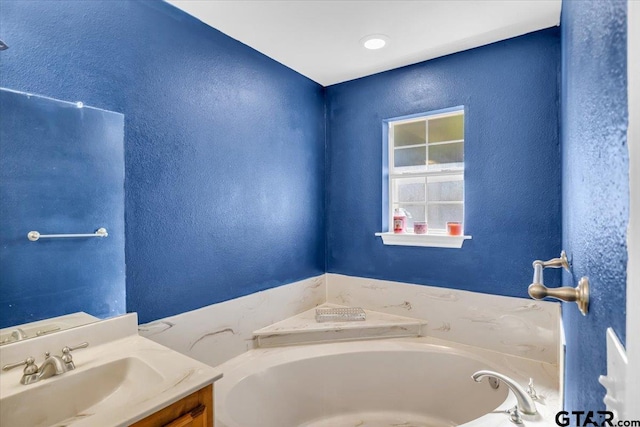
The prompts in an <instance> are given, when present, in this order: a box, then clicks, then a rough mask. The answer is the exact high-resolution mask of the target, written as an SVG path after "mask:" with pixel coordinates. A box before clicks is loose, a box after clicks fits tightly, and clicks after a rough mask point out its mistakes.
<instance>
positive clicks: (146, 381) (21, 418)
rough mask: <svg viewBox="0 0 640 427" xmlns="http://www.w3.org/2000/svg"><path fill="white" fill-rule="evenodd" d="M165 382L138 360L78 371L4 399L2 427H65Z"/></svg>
mask: <svg viewBox="0 0 640 427" xmlns="http://www.w3.org/2000/svg"><path fill="white" fill-rule="evenodd" d="M162 381H163V377H162V375H161V374H160V373H158V372H157V371H156V370H155V369H153V368H152V367H150V366H149V365H148V364H146V363H145V362H143V361H142V360H140V359H138V358H136V357H127V358H123V359H118V360H114V361H112V362H109V363H107V364H104V365H98V366H95V367H92V368H89V369H85V370H80V369H76V370H74V371H69V372H67V373H65V374H62V375H58V376H56V377H51V378H49V379H45V380H41V381H39V382H37V383H35V384H30V385H26V386H23V388H24V389H23V390H21V391H20V392H19V393H16V394H13V395H11V396H8V397H6V398H4V399H2V404H1V405H0V425H2V426H31V427H45V426H51V425H66V424H68V423H70V422H72V421H74V420H79V419H82V418H86V417H90V416H92V415H94V414H95V413H97V412H101V411H117V410H118V408H120V407H122V406H124V405H125V404H131V403H133V402H134V401H135V400H136V399H140V398H143V397H144V396H145V395H146V393H147V390H149V388H152V387H154V386H156V385H158V384H160V383H161V382H162Z"/></svg>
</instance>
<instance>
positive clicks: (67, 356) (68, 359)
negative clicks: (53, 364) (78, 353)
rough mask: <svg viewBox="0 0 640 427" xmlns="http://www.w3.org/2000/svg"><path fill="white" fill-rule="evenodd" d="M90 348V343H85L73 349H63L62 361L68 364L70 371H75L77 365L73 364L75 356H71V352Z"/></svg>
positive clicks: (67, 347)
mask: <svg viewBox="0 0 640 427" xmlns="http://www.w3.org/2000/svg"><path fill="white" fill-rule="evenodd" d="M87 347H89V343H88V342H83V343H82V344H78V345H74V346H73V347H69V346H65V347H64V348H63V349H62V361H63V362H64V363H65V364H67V367H68V368H70V369H74V368H75V365H74V364H73V356H71V352H72V351H74V350H78V349H81V348H87Z"/></svg>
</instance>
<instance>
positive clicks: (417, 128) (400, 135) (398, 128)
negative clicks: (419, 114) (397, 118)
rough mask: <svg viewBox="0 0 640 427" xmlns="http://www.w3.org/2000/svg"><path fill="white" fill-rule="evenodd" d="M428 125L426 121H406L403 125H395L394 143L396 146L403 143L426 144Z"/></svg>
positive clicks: (400, 145)
mask: <svg viewBox="0 0 640 427" xmlns="http://www.w3.org/2000/svg"><path fill="white" fill-rule="evenodd" d="M426 135H427V125H426V122H425V121H424V120H423V121H420V122H413V123H405V124H403V125H395V126H394V127H393V144H394V146H395V147H402V146H403V145H417V144H425V143H426V142H427V141H426V140H425V139H426Z"/></svg>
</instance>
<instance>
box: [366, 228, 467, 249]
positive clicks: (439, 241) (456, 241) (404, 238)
mask: <svg viewBox="0 0 640 427" xmlns="http://www.w3.org/2000/svg"><path fill="white" fill-rule="evenodd" d="M376 236H380V237H382V243H384V244H385V245H395V246H423V247H428V248H456V249H459V248H461V247H462V244H463V243H464V241H465V240H469V239H471V236H449V235H448V234H413V233H403V234H396V233H389V232H386V233H376Z"/></svg>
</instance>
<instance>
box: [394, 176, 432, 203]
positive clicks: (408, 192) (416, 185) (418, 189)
mask: <svg viewBox="0 0 640 427" xmlns="http://www.w3.org/2000/svg"><path fill="white" fill-rule="evenodd" d="M393 181H394V202H404V203H407V202H424V201H425V194H424V185H425V184H424V178H399V179H394V180H393Z"/></svg>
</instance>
